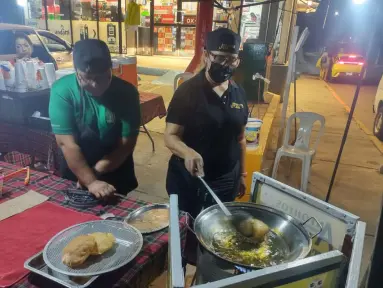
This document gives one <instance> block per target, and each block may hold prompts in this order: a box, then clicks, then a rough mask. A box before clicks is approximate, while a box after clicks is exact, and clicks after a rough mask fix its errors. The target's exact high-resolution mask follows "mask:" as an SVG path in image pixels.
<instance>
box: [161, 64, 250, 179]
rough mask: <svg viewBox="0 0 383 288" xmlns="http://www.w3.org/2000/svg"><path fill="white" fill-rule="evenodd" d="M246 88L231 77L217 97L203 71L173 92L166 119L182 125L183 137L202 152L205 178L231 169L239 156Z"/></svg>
mask: <svg viewBox="0 0 383 288" xmlns="http://www.w3.org/2000/svg"><path fill="white" fill-rule="evenodd" d="M248 113H249V112H248V107H247V102H246V97H245V91H244V90H243V89H242V88H241V87H240V86H238V85H237V84H236V83H235V82H233V81H231V82H230V85H229V88H228V90H227V91H226V92H225V93H224V95H222V96H221V97H219V96H218V95H217V94H216V93H215V92H214V90H213V89H212V87H211V86H210V85H209V83H208V82H207V80H206V77H205V71H204V70H203V71H201V73H199V74H197V75H196V76H194V77H193V78H192V79H190V80H188V81H186V82H184V83H182V84H181V86H180V87H179V88H178V89H177V91H176V92H175V93H174V96H173V99H172V101H171V102H170V105H169V108H168V113H167V118H166V122H169V123H174V124H178V125H181V126H183V127H184V133H183V137H182V140H183V141H184V143H185V144H186V145H187V146H189V147H190V148H192V149H194V150H195V151H197V152H198V153H199V154H201V156H202V158H203V160H204V170H205V176H206V178H207V179H214V178H216V177H219V176H221V175H223V174H225V173H228V172H230V171H232V169H233V168H234V166H235V164H236V163H237V162H238V161H239V160H240V157H241V154H240V153H241V150H240V144H239V141H238V139H239V136H240V134H241V132H242V129H243V126H244V125H246V123H247V118H248Z"/></svg>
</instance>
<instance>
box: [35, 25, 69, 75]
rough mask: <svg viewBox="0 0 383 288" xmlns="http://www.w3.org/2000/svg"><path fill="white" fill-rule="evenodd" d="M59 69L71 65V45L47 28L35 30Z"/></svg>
mask: <svg viewBox="0 0 383 288" xmlns="http://www.w3.org/2000/svg"><path fill="white" fill-rule="evenodd" d="M36 32H37V33H38V34H39V36H40V38H41V40H42V41H43V43H44V44H45V46H46V47H47V49H48V51H49V52H50V53H51V55H52V56H53V58H54V59H55V60H56V63H57V66H58V68H59V69H62V68H71V67H73V57H72V56H73V54H72V45H71V44H70V43H68V42H67V41H65V40H64V39H61V38H60V37H58V36H56V35H55V34H53V33H52V32H50V31H47V30H36Z"/></svg>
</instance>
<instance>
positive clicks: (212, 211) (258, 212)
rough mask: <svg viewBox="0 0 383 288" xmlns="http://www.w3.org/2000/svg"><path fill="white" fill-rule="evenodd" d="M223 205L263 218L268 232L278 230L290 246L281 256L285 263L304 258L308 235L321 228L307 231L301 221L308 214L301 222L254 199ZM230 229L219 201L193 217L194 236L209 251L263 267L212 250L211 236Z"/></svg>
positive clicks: (308, 244)
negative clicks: (252, 201)
mask: <svg viewBox="0 0 383 288" xmlns="http://www.w3.org/2000/svg"><path fill="white" fill-rule="evenodd" d="M225 206H226V207H227V208H228V209H229V211H230V212H231V213H232V214H235V213H240V212H241V211H245V212H247V213H248V214H250V215H252V216H253V217H254V218H256V219H259V220H261V221H263V222H264V223H266V224H267V225H268V226H269V228H270V229H271V232H269V233H273V232H272V231H278V235H279V237H281V238H282V239H283V241H284V242H285V244H286V246H287V247H288V250H289V251H288V253H287V254H286V255H285V257H284V260H283V262H284V263H286V262H292V261H295V260H299V259H302V258H305V257H306V256H307V255H308V253H309V252H310V250H311V245H312V240H311V239H312V238H314V237H315V236H316V235H318V234H319V233H320V232H321V231H319V233H316V234H315V235H310V234H309V233H308V232H307V231H306V229H305V228H304V226H303V225H304V224H305V223H307V221H309V220H310V219H311V218H310V219H308V220H307V221H306V222H304V223H303V224H301V223H299V222H298V221H297V220H295V219H294V218H293V217H291V216H289V215H287V214H285V213H282V212H280V211H278V210H276V209H273V208H271V207H267V206H263V205H258V204H255V203H241V202H228V203H225ZM313 219H314V220H315V221H316V222H317V225H318V226H319V227H320V230H322V227H321V226H320V224H319V223H318V221H317V220H316V219H315V218H313ZM230 229H233V227H232V226H231V225H230V221H228V218H227V217H226V216H225V214H224V213H223V212H222V210H221V209H220V208H219V206H218V205H213V206H211V207H209V208H207V209H205V210H203V211H202V212H201V213H200V214H199V215H198V216H197V218H196V219H195V221H194V232H195V234H196V236H197V239H198V241H199V242H200V244H201V245H202V246H203V247H204V248H205V249H207V250H208V251H209V252H210V253H212V254H214V255H215V256H216V257H218V258H221V259H223V260H225V261H228V262H230V263H233V264H235V265H239V266H242V267H248V268H251V269H261V268H264V266H263V267H260V266H254V265H247V264H245V263H239V262H235V261H232V260H231V259H229V258H227V257H225V256H223V255H220V253H217V252H216V251H215V249H214V246H213V239H214V237H215V235H216V234H217V233H220V232H222V231H228V230H230Z"/></svg>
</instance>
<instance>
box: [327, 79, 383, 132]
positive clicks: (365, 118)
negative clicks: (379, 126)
mask: <svg viewBox="0 0 383 288" xmlns="http://www.w3.org/2000/svg"><path fill="white" fill-rule="evenodd" d="M329 86H330V87H331V88H332V89H333V90H334V91H335V92H336V94H337V95H338V96H339V98H340V99H341V100H342V101H343V102H344V103H345V104H346V105H348V106H349V107H351V104H352V100H353V99H354V94H355V90H356V85H355V84H347V83H336V84H335V83H331V84H329ZM377 89H378V86H376V85H375V86H362V87H361V90H360V93H359V97H358V102H357V105H356V108H355V113H354V116H355V118H357V119H358V120H359V121H361V122H362V123H363V124H364V125H365V126H366V127H367V129H369V130H370V131H373V130H372V129H373V124H374V118H375V113H373V111H372V105H373V104H374V100H375V95H376V91H377ZM371 133H372V132H371Z"/></svg>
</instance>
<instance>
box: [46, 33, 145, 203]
mask: <svg viewBox="0 0 383 288" xmlns="http://www.w3.org/2000/svg"><path fill="white" fill-rule="evenodd" d="M73 62H74V66H75V69H76V73H74V74H71V75H67V76H65V77H63V78H61V79H59V80H58V81H56V82H55V83H54V85H53V87H52V89H51V96H50V103H49V117H50V119H51V124H52V130H53V133H54V134H55V136H56V140H57V143H58V145H59V146H60V148H61V150H62V152H63V154H64V158H65V160H64V163H62V165H61V175H62V176H63V177H64V178H66V179H70V180H73V181H78V184H80V185H81V186H83V187H85V188H87V189H88V190H89V192H91V193H92V194H94V195H95V196H96V197H98V198H100V197H107V196H110V195H112V194H113V193H114V192H116V191H117V192H118V193H122V194H127V193H128V192H129V191H131V190H133V189H135V188H136V187H137V185H138V183H137V179H136V176H135V173H134V163H133V150H134V147H135V145H136V141H137V136H138V133H139V127H140V119H141V117H140V101H139V94H138V91H137V89H136V88H135V87H134V86H133V85H132V84H130V83H128V82H125V81H124V80H121V79H120V78H117V77H115V76H113V75H112V60H111V57H110V53H109V49H108V47H107V46H106V44H105V43H104V42H102V41H100V40H96V39H88V40H82V41H79V42H77V43H76V44H75V46H74V49H73Z"/></svg>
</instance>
